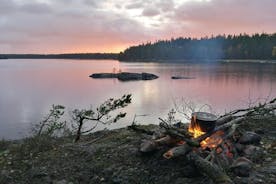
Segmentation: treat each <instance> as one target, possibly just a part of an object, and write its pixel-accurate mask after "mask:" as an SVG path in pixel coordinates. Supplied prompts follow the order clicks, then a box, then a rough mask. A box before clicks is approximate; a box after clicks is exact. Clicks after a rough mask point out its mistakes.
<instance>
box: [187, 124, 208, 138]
mask: <svg viewBox="0 0 276 184" xmlns="http://www.w3.org/2000/svg"><path fill="white" fill-rule="evenodd" d="M188 131H189V132H190V133H192V134H193V137H194V138H197V137H199V136H201V135H203V134H205V133H206V132H203V131H201V129H200V127H199V126H198V125H197V124H196V125H195V126H194V127H192V126H191V124H190V125H189V129H188Z"/></svg>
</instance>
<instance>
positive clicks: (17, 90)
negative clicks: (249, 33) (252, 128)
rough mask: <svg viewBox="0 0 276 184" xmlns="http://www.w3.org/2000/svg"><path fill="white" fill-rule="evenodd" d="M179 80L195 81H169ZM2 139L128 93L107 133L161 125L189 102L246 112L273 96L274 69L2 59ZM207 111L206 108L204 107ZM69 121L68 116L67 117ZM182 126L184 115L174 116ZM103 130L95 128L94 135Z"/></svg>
mask: <svg viewBox="0 0 276 184" xmlns="http://www.w3.org/2000/svg"><path fill="white" fill-rule="evenodd" d="M119 70H121V71H125V72H149V73H153V74H156V75H158V76H159V78H158V79H156V80H152V81H131V82H120V81H118V80H117V79H92V78H89V77H88V76H89V75H90V74H92V73H95V72H113V71H119ZM174 75H181V76H189V77H195V79H183V80H172V79H171V76H174ZM0 85H1V91H0V138H5V139H18V138H22V137H24V136H26V135H28V132H29V129H30V127H31V123H35V122H39V121H40V120H42V118H43V117H44V116H45V115H46V114H47V113H48V112H49V109H50V107H51V105H52V104H61V105H65V106H66V110H67V112H68V111H72V110H73V109H75V108H88V107H90V106H91V105H92V106H93V107H96V106H97V105H99V104H101V103H102V102H104V101H105V100H106V99H108V98H110V97H120V96H122V95H123V94H128V93H130V94H132V95H133V100H132V103H131V104H130V105H129V106H128V107H127V108H125V109H124V110H125V112H127V116H126V118H125V119H123V120H122V121H120V122H119V123H117V124H112V125H110V126H108V128H119V127H123V126H127V125H129V124H130V123H131V122H132V120H133V117H134V115H135V114H137V115H144V114H145V115H147V116H145V117H138V118H137V119H136V121H137V123H140V124H147V123H154V124H157V123H159V121H158V117H162V118H166V117H167V113H168V112H169V111H170V109H172V108H174V107H175V103H176V104H183V101H182V100H184V101H185V102H187V101H191V102H193V103H195V104H196V105H197V106H198V107H200V106H202V105H204V104H208V105H210V106H211V107H212V111H214V112H216V113H224V112H227V111H230V110H231V109H235V108H239V107H247V106H248V105H250V103H252V102H254V101H255V100H264V99H265V98H267V97H268V96H269V97H275V96H276V64H247V63H212V64H178V63H175V64H172V63H150V62H148V63H124V62H119V61H115V60H54V59H52V60H46V59H44V60H13V59H10V60H0ZM205 107H207V106H205ZM67 117H69V115H68V114H67ZM177 117H178V118H180V119H181V120H183V121H186V120H184V118H183V117H182V116H180V115H179V116H177ZM103 128H104V126H98V127H97V130H99V129H103Z"/></svg>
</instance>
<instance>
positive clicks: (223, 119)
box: [216, 115, 234, 126]
mask: <svg viewBox="0 0 276 184" xmlns="http://www.w3.org/2000/svg"><path fill="white" fill-rule="evenodd" d="M233 118H234V117H233V116H232V115H227V116H223V117H220V118H218V119H217V120H216V126H220V125H223V124H225V123H227V122H229V121H231V120H232V119H233Z"/></svg>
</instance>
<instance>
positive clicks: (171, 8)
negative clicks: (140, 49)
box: [0, 0, 276, 53]
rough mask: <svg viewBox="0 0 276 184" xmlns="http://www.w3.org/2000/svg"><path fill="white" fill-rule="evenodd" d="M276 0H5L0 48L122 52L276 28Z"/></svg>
mask: <svg viewBox="0 0 276 184" xmlns="http://www.w3.org/2000/svg"><path fill="white" fill-rule="evenodd" d="M275 7H276V1H275V0H263V1H260V0H166V1H165V0H136V1H132V0H101V1H98V0H80V1H74V0H28V1H25V0H1V4H0V30H1V34H0V53H64V52H118V51H122V50H124V49H125V48H126V47H128V46H129V45H133V44H139V43H142V42H147V41H155V40H158V39H164V38H171V37H178V36H183V37H185V36H191V37H200V36H206V35H212V34H213V35H216V34H224V33H225V34H239V33H244V32H246V33H249V34H251V33H256V32H268V33H273V32H276V24H275V20H276V11H275V10H274V8H275Z"/></svg>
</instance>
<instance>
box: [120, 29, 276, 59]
mask: <svg viewBox="0 0 276 184" xmlns="http://www.w3.org/2000/svg"><path fill="white" fill-rule="evenodd" d="M118 59H119V60H121V61H139V60H144V61H145V60H149V61H160V60H185V59H276V33H274V34H265V33H263V34H254V35H247V34H240V35H218V36H212V37H203V38H200V39H196V38H182V37H180V38H177V39H173V38H172V39H171V40H159V41H156V42H154V43H150V42H149V43H146V44H141V45H138V46H132V47H129V48H128V49H126V50H125V51H124V52H121V53H120V54H119V58H118Z"/></svg>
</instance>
